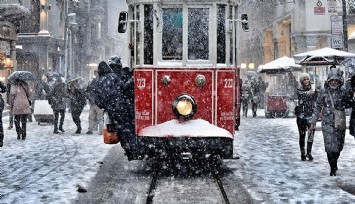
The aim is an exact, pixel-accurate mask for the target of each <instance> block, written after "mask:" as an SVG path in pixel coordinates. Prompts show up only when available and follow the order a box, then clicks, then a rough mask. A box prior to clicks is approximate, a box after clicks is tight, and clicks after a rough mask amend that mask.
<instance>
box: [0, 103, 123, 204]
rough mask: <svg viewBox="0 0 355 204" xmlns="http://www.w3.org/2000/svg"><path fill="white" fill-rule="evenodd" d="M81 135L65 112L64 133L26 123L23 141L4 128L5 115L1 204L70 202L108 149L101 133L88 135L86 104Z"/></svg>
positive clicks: (0, 166)
mask: <svg viewBox="0 0 355 204" xmlns="http://www.w3.org/2000/svg"><path fill="white" fill-rule="evenodd" d="M80 118H81V120H82V128H83V130H82V133H81V134H80V135H79V134H78V135H75V134H74V132H75V130H76V127H75V125H74V123H73V121H72V119H71V114H70V113H68V112H67V113H66V115H65V122H64V129H65V131H66V132H65V133H61V134H53V125H52V124H42V123H41V124H40V125H39V124H37V122H35V120H34V121H33V122H29V123H27V138H26V140H24V141H23V140H17V139H16V131H15V129H14V128H13V129H12V130H7V127H8V124H9V122H8V116H5V117H3V124H4V133H5V139H4V147H3V148H2V149H0V195H1V196H0V203H21V204H22V203H70V201H71V200H73V199H75V198H76V197H77V194H78V192H77V187H76V186H77V185H78V184H79V185H81V186H83V187H85V186H86V185H87V184H88V183H89V182H90V180H91V178H92V177H93V176H94V175H95V174H96V172H97V170H98V169H99V168H100V162H102V161H103V158H104V157H105V156H106V154H107V152H108V150H109V149H110V148H112V147H116V148H117V145H106V144H104V143H103V137H102V135H99V134H98V132H97V131H96V132H94V134H92V135H86V134H85V133H86V131H87V127H88V126H87V124H88V123H87V118H88V107H86V108H85V110H84V112H83V114H82V115H81V117H80Z"/></svg>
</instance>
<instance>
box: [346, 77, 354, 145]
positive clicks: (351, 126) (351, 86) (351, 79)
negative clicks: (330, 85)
mask: <svg viewBox="0 0 355 204" xmlns="http://www.w3.org/2000/svg"><path fill="white" fill-rule="evenodd" d="M346 88H347V90H349V92H350V93H349V94H350V95H352V96H354V97H355V72H350V73H349V78H348V80H347V81H346ZM349 133H350V135H352V136H354V138H355V104H353V105H352V107H351V114H350V121H349Z"/></svg>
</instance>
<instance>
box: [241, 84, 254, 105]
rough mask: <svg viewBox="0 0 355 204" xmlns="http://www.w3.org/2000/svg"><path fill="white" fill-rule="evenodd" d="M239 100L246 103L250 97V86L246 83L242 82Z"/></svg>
mask: <svg viewBox="0 0 355 204" xmlns="http://www.w3.org/2000/svg"><path fill="white" fill-rule="evenodd" d="M241 95H242V96H241V100H242V102H244V103H246V102H248V101H249V100H250V99H251V97H252V91H251V85H250V83H248V81H245V82H243V84H242V89H241Z"/></svg>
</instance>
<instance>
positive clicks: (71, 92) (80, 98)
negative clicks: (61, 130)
mask: <svg viewBox="0 0 355 204" xmlns="http://www.w3.org/2000/svg"><path fill="white" fill-rule="evenodd" d="M67 90H68V98H69V101H70V108H71V109H73V110H82V109H83V108H84V106H85V105H86V97H85V92H84V90H82V89H80V88H77V87H75V88H73V87H71V88H68V89H67Z"/></svg>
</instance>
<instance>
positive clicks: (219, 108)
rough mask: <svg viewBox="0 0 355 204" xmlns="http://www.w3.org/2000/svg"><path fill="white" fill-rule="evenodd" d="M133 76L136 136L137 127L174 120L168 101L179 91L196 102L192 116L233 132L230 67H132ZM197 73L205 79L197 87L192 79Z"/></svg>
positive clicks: (233, 72) (232, 81)
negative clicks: (204, 81) (203, 83)
mask: <svg viewBox="0 0 355 204" xmlns="http://www.w3.org/2000/svg"><path fill="white" fill-rule="evenodd" d="M134 75H135V110H136V118H135V122H136V134H137V135H138V136H141V134H140V132H141V130H142V129H144V128H146V127H150V126H153V125H158V124H162V123H164V122H167V121H170V120H173V119H176V116H175V115H174V114H173V112H172V108H171V107H172V103H173V101H174V99H175V98H176V97H177V96H178V95H180V94H183V93H186V94H189V95H191V96H193V97H194V98H195V100H196V102H197V112H196V114H195V115H194V117H193V119H203V120H205V121H207V122H209V123H210V124H213V125H215V126H218V127H220V128H223V129H226V130H227V131H228V132H230V134H232V135H233V134H234V124H235V114H234V113H235V92H236V91H235V86H234V84H235V69H234V68H232V69H227V68H224V69H220V68H218V69H216V68H213V69H211V68H204V69H201V68H199V69H194V68H185V69H181V68H168V69H162V68H151V69H147V68H135V69H134ZM199 75H202V76H204V77H205V79H206V84H205V85H204V86H202V87H198V86H197V85H196V82H195V79H196V77H197V76H199ZM164 76H169V78H170V79H171V82H170V83H169V84H168V85H164V84H163V83H162V82H161V81H162V78H163V77H164ZM151 136H152V137H154V136H156V135H151ZM212 136H213V135H212Z"/></svg>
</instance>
